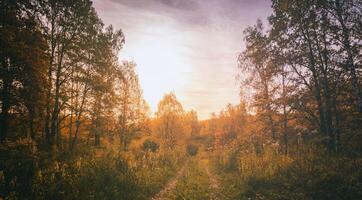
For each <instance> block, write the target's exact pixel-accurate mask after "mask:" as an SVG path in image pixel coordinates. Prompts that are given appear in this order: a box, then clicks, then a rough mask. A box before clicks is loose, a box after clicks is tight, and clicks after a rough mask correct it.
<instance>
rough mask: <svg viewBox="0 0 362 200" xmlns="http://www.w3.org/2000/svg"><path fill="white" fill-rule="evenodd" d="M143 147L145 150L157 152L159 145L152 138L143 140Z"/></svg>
mask: <svg viewBox="0 0 362 200" xmlns="http://www.w3.org/2000/svg"><path fill="white" fill-rule="evenodd" d="M142 149H143V151H150V152H156V151H157V150H158V149H159V145H158V144H157V143H156V142H154V141H152V140H151V139H147V140H145V141H144V142H143V145H142Z"/></svg>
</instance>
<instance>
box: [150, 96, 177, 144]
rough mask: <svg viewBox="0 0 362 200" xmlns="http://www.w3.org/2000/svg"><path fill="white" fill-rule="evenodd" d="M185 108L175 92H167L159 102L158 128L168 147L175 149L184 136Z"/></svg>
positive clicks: (157, 113)
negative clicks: (183, 119) (183, 120)
mask: <svg viewBox="0 0 362 200" xmlns="http://www.w3.org/2000/svg"><path fill="white" fill-rule="evenodd" d="M183 115H184V110H183V108H182V105H181V103H180V102H179V101H178V100H177V98H176V95H175V94H174V93H169V94H166V95H165V96H164V97H163V99H162V100H161V101H160V102H159V103H158V108H157V112H156V117H157V120H158V126H157V130H158V133H159V135H160V137H161V139H162V140H163V143H164V145H165V147H166V148H168V149H174V148H175V147H176V145H177V144H179V143H178V140H179V139H180V138H181V137H183V136H184V131H183V123H182V118H183Z"/></svg>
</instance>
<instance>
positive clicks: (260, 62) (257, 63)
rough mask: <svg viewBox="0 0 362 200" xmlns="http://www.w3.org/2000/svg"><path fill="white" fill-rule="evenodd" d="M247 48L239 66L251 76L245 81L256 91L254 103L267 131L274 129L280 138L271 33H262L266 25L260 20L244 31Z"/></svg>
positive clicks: (275, 136)
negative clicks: (277, 122) (275, 100)
mask: <svg viewBox="0 0 362 200" xmlns="http://www.w3.org/2000/svg"><path fill="white" fill-rule="evenodd" d="M244 34H245V38H244V39H245V42H246V49H245V51H244V52H242V53H241V54H240V56H239V58H238V62H239V68H240V69H241V70H242V71H243V72H245V73H247V74H248V75H249V76H247V77H246V78H245V80H243V82H244V83H243V84H245V85H249V86H251V88H252V90H253V91H254V96H253V101H254V102H253V106H254V107H255V108H256V112H258V113H259V114H260V116H261V117H262V120H263V121H264V123H265V127H264V132H269V130H270V132H271V137H272V139H273V140H276V138H277V130H276V124H275V119H274V115H275V113H276V111H275V105H274V104H273V102H274V98H275V93H276V87H275V84H274V82H275V80H274V79H275V74H276V70H275V68H274V67H273V65H272V62H271V57H270V52H271V46H270V41H269V39H268V36H267V35H266V34H265V33H263V25H262V23H261V21H260V20H258V22H257V24H256V25H255V26H253V27H249V28H247V29H246V30H245V31H244Z"/></svg>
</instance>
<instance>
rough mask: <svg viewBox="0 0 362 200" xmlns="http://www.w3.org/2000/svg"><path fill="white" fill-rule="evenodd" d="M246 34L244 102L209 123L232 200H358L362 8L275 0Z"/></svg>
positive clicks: (347, 2)
mask: <svg viewBox="0 0 362 200" xmlns="http://www.w3.org/2000/svg"><path fill="white" fill-rule="evenodd" d="M272 9H273V13H272V15H271V16H270V17H269V18H268V22H269V23H268V25H267V26H266V27H268V28H264V26H263V24H262V22H261V21H260V20H258V21H257V23H256V25H254V26H251V27H249V28H247V29H246V30H245V31H244V35H245V37H244V41H245V44H246V45H245V49H244V50H243V51H242V52H241V53H240V55H239V57H238V64H239V69H240V76H239V78H240V81H241V85H240V87H241V96H242V102H241V103H240V104H239V105H236V106H227V107H226V108H225V109H224V110H223V111H222V112H220V114H218V115H214V116H213V117H212V118H211V119H209V120H208V121H207V124H208V127H209V130H210V131H209V133H210V134H211V135H213V137H214V141H215V142H214V148H213V150H214V153H213V154H212V160H213V163H214V170H215V171H217V172H218V173H219V175H220V178H221V180H222V182H223V185H224V187H223V191H224V193H225V194H226V196H227V199H319V200H320V199H360V198H361V197H362V193H361V180H362V179H361V174H362V173H361V167H360V166H361V163H362V160H361V153H362V149H361V141H362V140H361V139H362V134H361V133H362V132H361V128H362V126H361V116H362V112H361V78H362V76H361V66H362V65H361V64H362V63H361V47H362V45H361V44H362V43H361V42H362V41H361V40H362V32H361V31H362V29H361V27H362V26H361V18H362V4H361V1H355V0H344V1H341V0H321V1H307V0H306V1H293V0H278V1H272Z"/></svg>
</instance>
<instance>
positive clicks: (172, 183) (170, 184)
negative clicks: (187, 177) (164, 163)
mask: <svg viewBox="0 0 362 200" xmlns="http://www.w3.org/2000/svg"><path fill="white" fill-rule="evenodd" d="M186 165H187V164H185V165H184V166H182V168H181V169H180V170H179V171H178V172H177V174H176V176H175V177H173V178H172V179H171V180H170V181H169V182H168V183H167V184H166V186H165V187H164V188H163V189H162V190H161V191H160V192H159V193H157V194H156V195H155V196H154V197H153V198H152V199H151V200H166V198H165V195H167V194H168V193H170V192H171V191H172V190H173V189H175V187H176V185H177V182H178V180H179V179H180V178H181V176H183V174H184V172H185V168H186Z"/></svg>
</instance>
